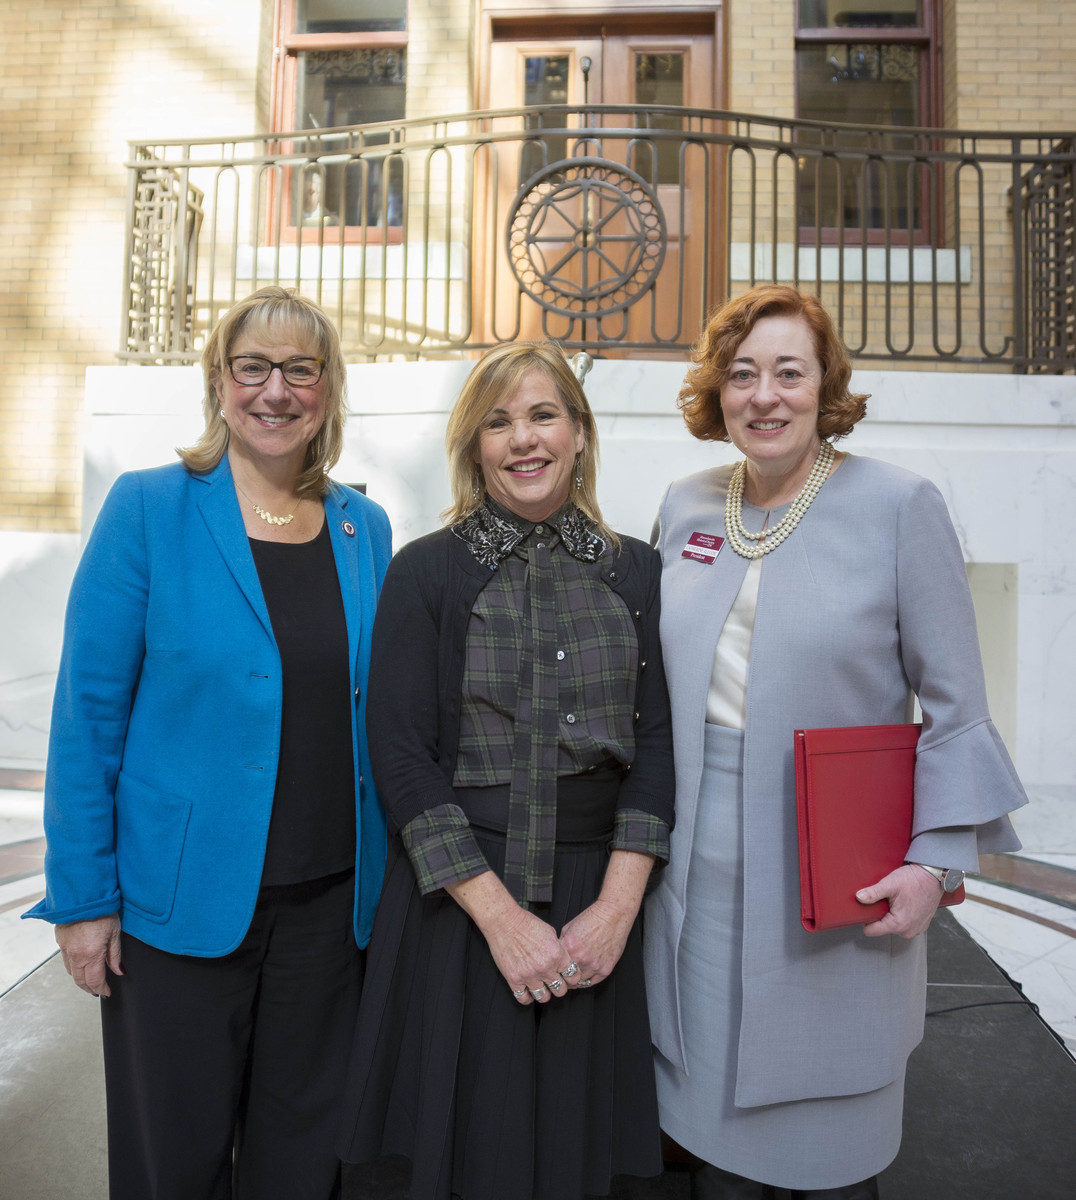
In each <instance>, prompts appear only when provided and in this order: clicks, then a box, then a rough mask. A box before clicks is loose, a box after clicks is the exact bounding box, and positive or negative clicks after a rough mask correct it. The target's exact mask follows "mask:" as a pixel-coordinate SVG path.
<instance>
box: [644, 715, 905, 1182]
mask: <svg viewBox="0 0 1076 1200" xmlns="http://www.w3.org/2000/svg"><path fill="white" fill-rule="evenodd" d="M742 764H743V732H742V731H741V730H738V729H728V728H726V727H724V726H721V725H709V724H708V725H707V726H706V740H705V760H704V769H703V775H702V786H701V790H700V793H699V804H698V810H697V815H696V819H695V838H694V850H693V854H692V860H691V865H690V868H689V871H688V878H687V910H686V916H685V920H684V929H683V934H682V938H681V942H680V953H679V975H680V1005H681V1009H680V1016H681V1028H682V1031H683V1038H684V1048H685V1051H686V1056H687V1058H686V1061H687V1065H688V1070H689V1071H690V1075H685V1074H684V1073H683V1072H682V1071H680V1070H679V1069H677V1068H676V1067H674V1066H673V1065H672V1064H671V1063H669V1062H668V1061H667V1060H666V1059H665V1058H664V1057H663V1056H662V1055H660V1054H659V1055H657V1056H656V1070H657V1085H658V1107H659V1111H660V1114H661V1127H662V1129H664V1130H665V1132H666V1133H667V1134H668V1135H669V1136H670V1137H672V1138H673V1139H674V1140H675V1141H677V1142H678V1143H679V1144H680V1145H681V1146H683V1147H684V1149H685V1150H690V1151H691V1153H692V1154H695V1155H697V1156H698V1157H699V1158H701V1159H703V1160H705V1161H706V1162H709V1163H713V1164H714V1165H715V1166H717V1167H721V1168H722V1169H723V1170H726V1171H733V1172H735V1173H736V1174H737V1175H743V1176H746V1177H747V1178H748V1179H754V1180H757V1181H759V1182H761V1183H768V1184H771V1185H773V1186H775V1187H784V1188H795V1189H798V1190H805V1191H806V1190H813V1189H818V1188H833V1187H841V1186H843V1185H845V1184H849V1183H854V1182H856V1181H858V1180H860V1179H866V1178H868V1177H869V1176H871V1175H876V1174H877V1173H878V1172H879V1171H881V1170H882V1169H883V1168H884V1167H886V1166H887V1165H888V1164H889V1163H890V1162H892V1160H893V1159H894V1157H895V1156H896V1153H897V1149H898V1148H899V1146H900V1133H901V1115H902V1110H903V1102H904V1075H903V1073H902V1074H901V1076H900V1078H899V1079H896V1080H894V1081H893V1082H892V1083H890V1084H888V1085H887V1086H886V1087H883V1088H878V1089H877V1090H876V1091H872V1092H865V1093H861V1094H858V1095H853V1096H824V1097H820V1098H818V1099H810V1100H796V1101H792V1102H790V1103H787V1104H766V1105H761V1106H758V1107H753V1108H737V1107H736V1105H735V1104H734V1103H733V1094H734V1091H735V1085H736V1059H737V1052H738V1044H739V1034H740V1014H741V1006H742V986H741V962H742V949H743V770H742Z"/></svg>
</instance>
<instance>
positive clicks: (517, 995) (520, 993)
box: [512, 987, 527, 1000]
mask: <svg viewBox="0 0 1076 1200" xmlns="http://www.w3.org/2000/svg"><path fill="white" fill-rule="evenodd" d="M526 994H527V989H526V988H525V987H524V988H520V989H519V991H518V992H517V991H516V990H515V989H513V990H512V995H513V996H515V998H516V999H517V1000H522V999H523V997H524V996H525V995H526Z"/></svg>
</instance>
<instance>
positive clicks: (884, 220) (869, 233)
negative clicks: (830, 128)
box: [796, 0, 938, 242]
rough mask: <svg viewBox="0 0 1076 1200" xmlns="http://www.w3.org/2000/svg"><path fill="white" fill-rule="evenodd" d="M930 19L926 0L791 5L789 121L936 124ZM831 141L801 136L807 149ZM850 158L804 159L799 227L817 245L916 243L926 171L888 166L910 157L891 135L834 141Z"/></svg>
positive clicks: (924, 222) (921, 231)
mask: <svg viewBox="0 0 1076 1200" xmlns="http://www.w3.org/2000/svg"><path fill="white" fill-rule="evenodd" d="M937 21H938V13H937V11H936V4H935V2H934V0H798V6H797V31H796V112H797V116H800V117H805V118H808V119H810V120H815V121H825V122H827V123H834V122H836V123H846V124H853V125H898V126H899V125H908V126H929V125H935V124H937V123H938V106H937V76H938V63H937V52H938V38H937V32H936V31H937ZM827 141H832V138H827V136H826V134H825V132H824V131H817V132H816V131H810V132H808V131H804V133H803V135H802V137H801V142H802V143H803V144H806V145H820V144H826V142H827ZM840 144H841V145H842V146H845V147H848V148H854V149H860V148H862V149H869V150H872V151H877V153H876V154H873V155H872V156H871V157H869V158H867V159H866V160H864V159H861V158H858V157H851V156H850V157H842V158H841V159H840V160H836V159H834V158H821V159H819V158H817V157H816V156H813V155H812V156H808V157H807V158H806V159H805V160H804V161H803V162H801V164H800V168H799V176H798V181H797V185H798V209H799V225H800V228H801V230H802V231H803V236H807V235H808V234H809V236H810V240H813V239H814V235H815V227H816V223H817V227H818V228H819V230H820V232H821V237H822V240H823V241H836V240H839V239H843V240H844V241H846V242H848V241H858V240H867V241H880V240H882V238H883V237H884V236H885V235H884V230H886V229H887V228H888V229H889V230H890V236H891V238H892V239H893V240H894V241H906V240H909V239H910V240H913V241H921V240H925V239H926V237H927V235H928V232H927V231H928V228H929V225H930V213H929V211H928V208H929V202H928V201H929V197H930V196H931V194H932V189H931V186H930V183H931V181H930V179H929V178H928V177H927V175H926V171H927V168H926V167H925V166H923V165H922V164H911V165H910V164H909V163H907V162H906V161H903V162H901V161H895V160H893V159H892V158H887V155H886V151H890V152H892V151H909V150H912V149H914V146H915V139H914V138H913V137H911V136H910V135H909V136H907V137H905V136H902V135H901V134H899V133H891V134H885V135H862V136H858V137H857V136H854V135H849V134H842V135H841V137H840Z"/></svg>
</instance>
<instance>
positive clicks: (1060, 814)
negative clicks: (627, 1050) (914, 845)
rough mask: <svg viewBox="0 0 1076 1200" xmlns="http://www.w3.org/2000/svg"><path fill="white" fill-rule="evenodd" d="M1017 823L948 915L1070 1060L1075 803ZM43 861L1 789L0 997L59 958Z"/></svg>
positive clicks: (37, 811) (1075, 976) (12, 798)
mask: <svg viewBox="0 0 1076 1200" xmlns="http://www.w3.org/2000/svg"><path fill="white" fill-rule="evenodd" d="M34 782H36V781H34ZM1018 823H1019V832H1020V836H1021V838H1022V840H1023V842H1024V850H1023V852H1022V853H1021V854H1020V855H998V856H989V857H988V858H986V859H984V861H983V863H982V870H983V874H982V875H981V876H978V877H976V878H975V879H971V880H969V881H968V885H967V889H966V890H967V895H968V898H967V900H966V901H965V903H964V904H962V905H959V906H957V907H956V908H953V909H951V910H950V911H951V912H952V913H953V915H954V916H955V917H956V918H957V919H958V920H959V921H960V923H961V924H962V925H963V926H964V928H965V929H967V930H968V932H969V933H970V934H971V935H972V937H974V938H975V940H976V941H977V942H978V943H979V944H980V945H981V946H982V947H983V948H984V949H985V950H986V952H987V953H988V954H989V955H990V956H991V958H993V959H994V961H995V962H997V963H998V965H999V966H1001V967H1002V968H1003V969H1004V970H1005V971H1006V972H1007V973H1008V974H1009V975H1010V976H1012V978H1013V979H1014V980H1016V981H1017V982H1018V983H1019V984H1020V985H1021V986H1022V987H1023V989H1024V992H1025V994H1026V995H1027V996H1028V998H1029V999H1030V1000H1031V1001H1032V1002H1033V1003H1034V1004H1036V1005H1037V1006H1038V1008H1039V1011H1040V1013H1041V1015H1042V1017H1043V1019H1044V1020H1045V1021H1046V1022H1047V1024H1048V1025H1050V1026H1051V1027H1052V1028H1053V1029H1054V1030H1055V1031H1056V1032H1057V1033H1058V1034H1060V1035H1061V1037H1063V1038H1064V1039H1065V1042H1066V1044H1067V1045H1068V1047H1069V1049H1070V1050H1072V1051H1073V1052H1074V1053H1076V799H1074V798H1072V797H1068V798H1067V800H1066V798H1064V797H1062V796H1059V795H1051V796H1047V797H1044V798H1043V802H1042V803H1041V804H1040V803H1039V802H1038V798H1037V797H1036V798H1033V802H1032V805H1031V806H1029V808H1028V809H1026V810H1024V811H1023V812H1021V813H1020V814H1019V821H1018ZM1047 846H1049V847H1052V848H1051V849H1046V847H1047ZM1040 847H1041V849H1040ZM43 855H44V838H43V831H42V827H41V793H40V791H37V790H27V789H14V788H10V789H0V997H2V996H3V994H4V993H5V992H7V991H8V990H9V989H10V988H12V987H13V986H14V985H15V984H17V983H18V982H19V980H20V979H22V978H23V977H24V976H25V975H26V974H28V973H29V972H30V971H32V970H33V969H34V968H35V967H37V966H38V965H39V964H40V963H42V962H44V961H45V959H46V958H48V957H49V956H50V955H51V954H53V953H54V952H55V950H56V943H55V941H54V940H53V936H52V929H51V927H50V926H49V925H47V924H46V923H45V922H43V921H23V920H21V919H20V914H21V913H22V912H24V911H25V910H26V909H27V908H29V907H30V905H32V904H34V903H36V901H37V900H38V899H39V898H40V897H41V896H42V895H43V893H44V889H45V879H44V875H43V874H42V858H43Z"/></svg>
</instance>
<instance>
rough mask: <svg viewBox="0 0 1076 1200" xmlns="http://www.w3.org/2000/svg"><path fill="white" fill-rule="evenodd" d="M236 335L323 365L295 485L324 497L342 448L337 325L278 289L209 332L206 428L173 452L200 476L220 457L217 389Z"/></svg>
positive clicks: (342, 375)
mask: <svg viewBox="0 0 1076 1200" xmlns="http://www.w3.org/2000/svg"><path fill="white" fill-rule="evenodd" d="M241 334H249V335H250V336H252V337H254V338H255V339H257V340H258V341H260V342H267V343H269V344H270V345H271V344H272V343H274V342H291V343H292V344H293V345H296V346H301V347H302V348H303V349H304V350H305V351H306V352H307V353H309V354H310V355H311V356H312V357H314V358H320V359H321V361H322V362H323V363H324V364H325V366H324V376H323V378H324V379H325V419H324V421H322V423H321V428H320V429H319V430H318V432H317V433H316V434H315V435H314V437H313V438H311V440H310V442H309V444H308V445H307V448H306V460H305V464H304V466H303V470H302V473H301V474H300V476H299V479H298V481H297V483H296V493H297V494H298V495H300V496H323V495H324V494H325V492H326V491H327V490H328V486H329V478H328V473H329V471H330V470H331V469H332V468H333V467H334V466H335V465H336V461H337V459H339V457H340V451H341V450H342V449H343V445H344V421H345V420H346V419H347V404H346V399H345V386H346V372H345V369H344V355H343V351H342V350H341V349H340V336H339V334H338V333H337V332H336V326H335V325H333V323H332V321H330V320H329V318H328V317H327V316H326V315H325V313H324V312H323V311H322V310H321V309H320V308H319V307H318V305H316V304H315V303H314V302H313V300H308V299H307V298H306V297H305V296H300V295H299V293H298V292H296V291H294V290H292V289H289V288H282V287H275V286H273V287H263V288H259V289H258V291H256V292H254V293H252V294H251V295H250V296H247V297H246V299H245V300H240V301H238V302H237V303H236V304H233V305H232V307H231V308H230V309H228V311H227V312H226V313H225V314H224V315H223V316H222V317H221V318H220V320H219V321H218V322H217V323H216V325H215V326H214V327H213V332H212V333H211V334H210V335H209V337H208V339H207V340H206V344H205V349H204V350H203V351H202V376H203V378H204V380H205V395H204V397H203V399H202V411H203V415H204V417H205V429H204V430H203V432H202V436H201V437H200V438H199V439H198V441H196V442H195V443H194V445H193V446H187V447H184V448H180V449H178V450H177V451H176V453H177V454H178V455H179V457H180V458H181V459H182V460H183V463H184V465H185V466H186V467H187V469H188V470H189V471H193V472H195V474H198V475H203V474H205V473H206V472H207V471H212V470H213V468H214V467H215V466H216V465H217V463H219V462H220V460H221V459H222V458H223V457H224V454H225V451H226V450H227V449H228V426H227V425H226V424H225V422H224V418H223V417H222V416H221V412H220V397H219V395H218V394H217V388H218V385H219V383H220V381H221V379H223V378H224V375H225V373H226V372H227V371H228V356H229V355H230V354H231V352H232V347H233V346H234V345H235V343H236V341H237V339H238V338H239V336H240V335H241Z"/></svg>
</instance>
